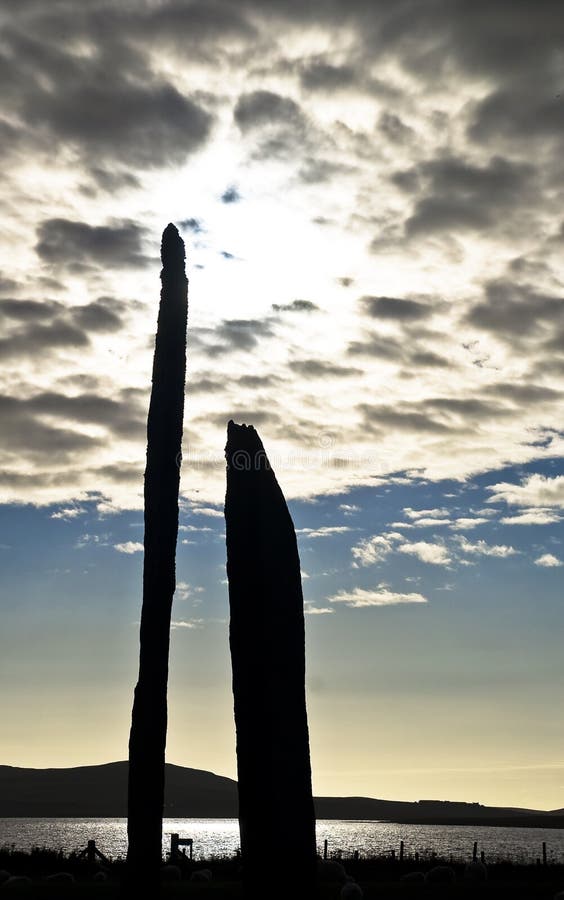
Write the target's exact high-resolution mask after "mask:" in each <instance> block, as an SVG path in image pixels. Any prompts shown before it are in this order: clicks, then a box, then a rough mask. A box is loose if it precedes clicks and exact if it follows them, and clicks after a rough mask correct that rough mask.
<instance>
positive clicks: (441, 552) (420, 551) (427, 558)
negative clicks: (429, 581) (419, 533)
mask: <svg viewBox="0 0 564 900" xmlns="http://www.w3.org/2000/svg"><path fill="white" fill-rule="evenodd" d="M397 549H398V551H399V552H400V553H407V554H409V555H411V556H416V557H417V558H418V559H420V560H421V562H424V563H429V564H430V565H433V566H448V565H450V562H451V558H450V556H449V555H448V551H447V549H446V547H444V546H443V545H442V544H431V543H429V542H428V541H416V542H414V543H405V544H400V545H399V546H398V548H397Z"/></svg>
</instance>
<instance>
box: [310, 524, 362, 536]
mask: <svg viewBox="0 0 564 900" xmlns="http://www.w3.org/2000/svg"><path fill="white" fill-rule="evenodd" d="M354 530H355V529H354V528H349V527H348V526H347V525H322V526H321V527H320V528H297V529H296V534H303V535H304V537H306V538H324V537H333V536H334V535H336V534H346V533H347V532H348V531H354Z"/></svg>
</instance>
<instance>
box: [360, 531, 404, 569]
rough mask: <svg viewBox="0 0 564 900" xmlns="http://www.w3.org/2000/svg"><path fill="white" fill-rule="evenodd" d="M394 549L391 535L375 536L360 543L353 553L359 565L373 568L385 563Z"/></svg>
mask: <svg viewBox="0 0 564 900" xmlns="http://www.w3.org/2000/svg"><path fill="white" fill-rule="evenodd" d="M393 549H394V545H393V542H392V538H391V537H390V536H389V535H383V534H375V535H374V536H373V537H371V538H365V539H364V540H362V541H360V543H359V544H357V545H356V547H353V548H352V551H351V552H352V555H353V557H354V559H355V560H356V561H357V564H360V565H361V566H371V565H374V564H375V563H379V562H384V560H385V559H386V558H387V557H388V556H389V555H390V553H391V552H392V550H393Z"/></svg>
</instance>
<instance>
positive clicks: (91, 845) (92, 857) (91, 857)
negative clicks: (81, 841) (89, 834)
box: [86, 841, 96, 864]
mask: <svg viewBox="0 0 564 900" xmlns="http://www.w3.org/2000/svg"><path fill="white" fill-rule="evenodd" d="M86 859H87V860H88V862H89V863H90V864H92V863H95V862H96V841H88V844H87V847H86Z"/></svg>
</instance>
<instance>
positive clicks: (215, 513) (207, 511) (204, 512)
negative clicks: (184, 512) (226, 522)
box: [190, 506, 223, 519]
mask: <svg viewBox="0 0 564 900" xmlns="http://www.w3.org/2000/svg"><path fill="white" fill-rule="evenodd" d="M190 512H191V514H192V515H193V516H211V517H212V518H216V519H222V518H223V512H222V510H220V509H213V507H211V506H194V507H193V508H192V509H191V510H190Z"/></svg>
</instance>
